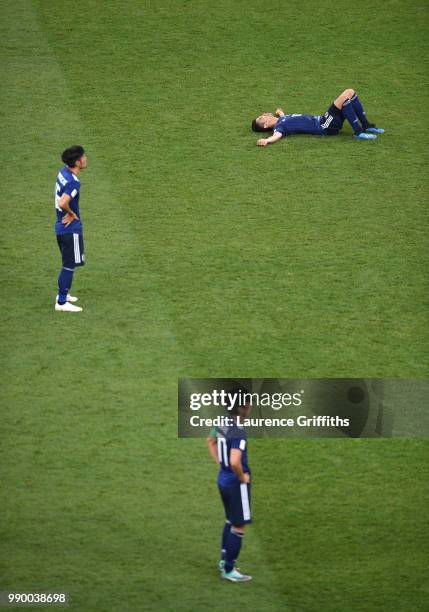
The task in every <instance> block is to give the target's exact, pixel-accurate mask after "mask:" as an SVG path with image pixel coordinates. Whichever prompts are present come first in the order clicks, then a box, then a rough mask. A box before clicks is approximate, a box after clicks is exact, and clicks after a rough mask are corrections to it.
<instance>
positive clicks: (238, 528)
mask: <svg viewBox="0 0 429 612" xmlns="http://www.w3.org/2000/svg"><path fill="white" fill-rule="evenodd" d="M231 531H232V532H233V533H238V534H243V533H244V525H233V526H232V527H231Z"/></svg>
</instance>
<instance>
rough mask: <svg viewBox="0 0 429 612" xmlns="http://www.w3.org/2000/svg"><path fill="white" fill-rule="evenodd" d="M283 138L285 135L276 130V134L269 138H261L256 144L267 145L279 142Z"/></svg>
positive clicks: (259, 145)
mask: <svg viewBox="0 0 429 612" xmlns="http://www.w3.org/2000/svg"><path fill="white" fill-rule="evenodd" d="M281 138H283V135H282V134H280V132H274V134H273V135H272V136H270V137H269V138H260V139H259V140H258V141H257V143H256V144H257V145H258V147H266V146H267V145H269V144H273V143H274V142H277V141H278V140H280V139H281Z"/></svg>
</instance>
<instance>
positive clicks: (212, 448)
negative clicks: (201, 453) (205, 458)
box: [207, 436, 219, 465]
mask: <svg viewBox="0 0 429 612" xmlns="http://www.w3.org/2000/svg"><path fill="white" fill-rule="evenodd" d="M207 448H208V449H209V453H210V456H211V457H212V459H213V461H214V462H215V463H216V464H217V465H219V458H218V456H217V440H216V439H215V438H212V437H211V436H209V437H208V438H207Z"/></svg>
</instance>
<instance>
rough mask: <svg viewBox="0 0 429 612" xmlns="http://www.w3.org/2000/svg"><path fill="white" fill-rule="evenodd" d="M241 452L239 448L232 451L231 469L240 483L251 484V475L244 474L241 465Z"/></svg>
mask: <svg viewBox="0 0 429 612" xmlns="http://www.w3.org/2000/svg"><path fill="white" fill-rule="evenodd" d="M241 454H242V453H241V450H240V449H239V448H233V449H231V468H232V469H233V470H234V472H235V474H236V476H237V478H238V479H239V481H240V482H250V476H249V474H247V473H245V472H243V465H242V463H241Z"/></svg>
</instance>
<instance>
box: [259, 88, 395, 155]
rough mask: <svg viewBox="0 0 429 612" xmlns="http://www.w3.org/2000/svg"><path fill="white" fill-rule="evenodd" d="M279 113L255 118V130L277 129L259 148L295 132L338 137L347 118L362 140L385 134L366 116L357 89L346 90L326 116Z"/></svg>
mask: <svg viewBox="0 0 429 612" xmlns="http://www.w3.org/2000/svg"><path fill="white" fill-rule="evenodd" d="M276 115H277V116H275V115H273V114H272V113H263V114H262V115H259V117H256V119H254V120H253V121H252V130H253V131H254V132H271V131H272V132H273V135H272V136H270V137H269V138H260V139H259V140H258V141H257V143H256V144H257V145H258V146H259V147H266V146H267V145H268V144H272V143H274V142H277V141H278V140H280V139H281V138H283V136H290V135H291V134H315V135H316V136H336V135H337V134H338V133H339V132H340V130H341V128H342V127H343V123H344V120H345V119H347V121H348V122H349V123H350V125H351V126H352V129H353V132H354V134H353V136H354V137H355V138H358V139H359V140H374V139H375V138H377V136H376V134H382V133H383V132H384V130H383V129H382V128H378V127H375V125H374V124H373V123H369V121H368V119H367V118H366V114H365V111H364V110H363V106H362V104H361V102H360V100H359V98H358V95H357V93H356V92H355V91H354V89H345V90H344V91H343V93H342V94H340V95H339V96H338V98H336V99H335V100H334V102H333V103H332V104H331V106H330V107H329V108H328V110H327V111H326V113H325V114H324V115H304V114H298V115H297V114H293V115H285V113H284V111H283V109H281V108H278V109H277V110H276Z"/></svg>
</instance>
